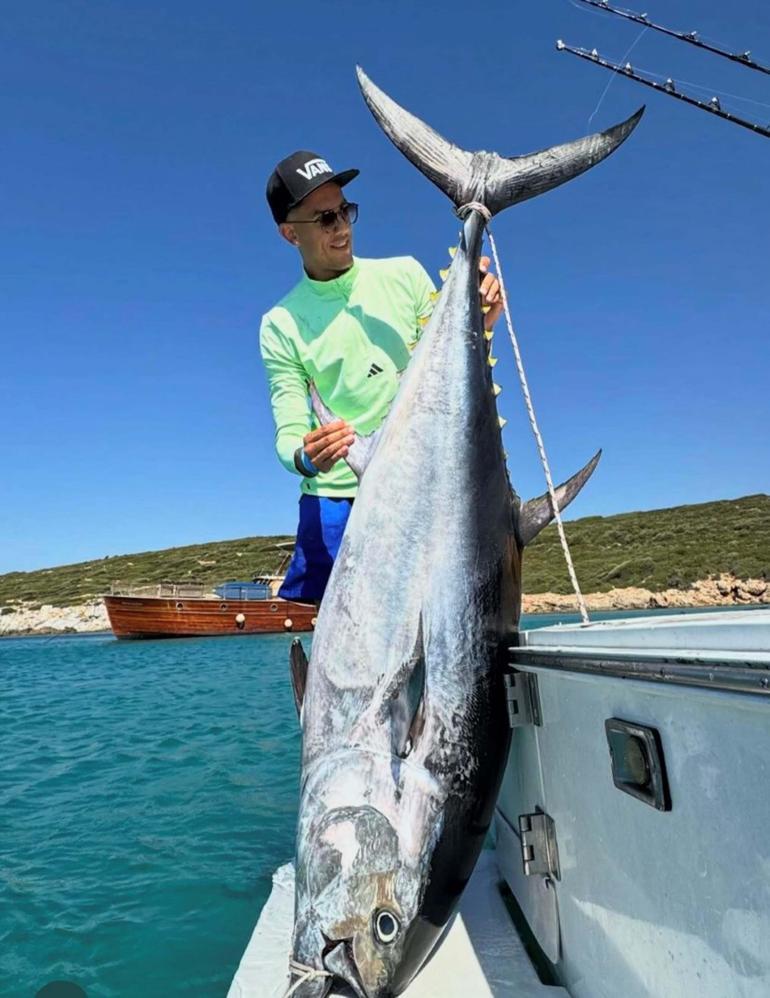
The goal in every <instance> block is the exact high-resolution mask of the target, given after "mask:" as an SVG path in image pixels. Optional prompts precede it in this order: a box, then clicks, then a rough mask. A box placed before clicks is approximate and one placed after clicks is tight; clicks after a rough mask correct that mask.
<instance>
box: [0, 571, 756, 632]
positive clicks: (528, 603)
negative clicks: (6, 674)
mask: <svg viewBox="0 0 770 998" xmlns="http://www.w3.org/2000/svg"><path fill="white" fill-rule="evenodd" d="M585 601H586V605H587V607H588V609H589V611H591V610H595V611H596V610H598V611H607V610H650V609H658V608H671V609H674V608H677V607H681V608H687V607H708V606H714V607H719V606H735V607H739V606H751V605H756V604H764V605H767V606H770V583H768V582H766V581H765V580H764V579H738V578H736V577H735V576H734V575H720V576H718V577H717V578H713V579H703V580H700V581H698V582H693V584H692V585H691V586H690V587H689V588H688V589H666V590H663V591H662V592H653V591H652V590H650V589H643V588H637V587H629V588H626V589H610V590H609V592H606V593H587V594H585ZM522 610H523V612H524V613H574V612H575V610H576V604H575V597H574V596H572V595H569V594H563V593H536V594H533V595H525V596H524V597H523V600H522ZM109 630H110V622H109V620H108V618H107V610H106V609H105V606H104V603H102V601H101V600H94V601H92V602H90V603H83V604H80V605H79V606H51V605H49V604H44V605H43V606H35V605H33V604H24V603H19V604H14V605H12V606H4V607H0V637H21V636H25V635H35V634H88V633H98V632H99V631H109Z"/></svg>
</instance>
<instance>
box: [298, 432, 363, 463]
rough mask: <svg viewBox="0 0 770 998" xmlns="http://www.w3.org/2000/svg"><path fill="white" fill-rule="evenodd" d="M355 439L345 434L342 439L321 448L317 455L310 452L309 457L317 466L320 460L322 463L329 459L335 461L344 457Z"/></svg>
mask: <svg viewBox="0 0 770 998" xmlns="http://www.w3.org/2000/svg"><path fill="white" fill-rule="evenodd" d="M353 439H354V438H353V437H352V436H343V437H341V438H340V439H336V440H334V441H333V442H332V443H330V444H328V445H327V446H326V447H324V448H323V449H322V450H320V451H319V452H318V454H317V455H316V457H313V456H312V455H310V454H308V457H310V460H311V461H312V462H313V464H315V465H316V466H318V464H319V462H320V463H321V464H325V463H326V462H327V461H331V462H332V463H334V461H337V460H339V458H341V457H344V456H345V455H346V454H347V452H348V448H349V447H350V445H351V444H352V443H353ZM343 451H344V453H343ZM306 453H307V451H306Z"/></svg>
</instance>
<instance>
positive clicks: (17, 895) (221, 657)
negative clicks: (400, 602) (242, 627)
mask: <svg viewBox="0 0 770 998" xmlns="http://www.w3.org/2000/svg"><path fill="white" fill-rule="evenodd" d="M290 640H291V639H290V638H289V637H287V636H285V635H282V634H281V635H265V636H260V637H250V638H249V637H244V638H230V637H229V638H224V639H220V638H208V639H200V640H198V639H185V640H175V641H142V642H119V641H115V640H114V639H113V638H112V637H111V636H106V635H99V636H97V637H85V636H73V637H57V638H53V639H45V638H22V639H11V640H5V641H2V642H0V994H2V995H8V996H16V995H18V996H20V998H21V996H24V998H30V996H33V995H34V994H35V993H36V992H37V991H38V990H39V989H40V988H41V987H42V986H43V985H44V984H46V983H47V982H49V981H52V980H69V981H74V982H76V983H77V984H79V985H80V986H81V987H82V988H83V989H84V990H85V991H86V992H87V994H88V995H89V996H94V998H95V996H105V998H106V996H113V995H120V996H131V995H138V994H141V995H144V996H153V995H158V996H160V995H164V996H167V995H191V994H194V995H224V994H225V993H226V991H227V987H228V985H229V982H230V980H231V978H232V976H233V974H234V972H235V969H236V968H237V965H238V961H239V959H240V957H241V954H242V952H243V950H244V948H245V946H246V943H247V942H248V939H249V936H250V934H251V931H252V929H253V927H254V924H255V922H256V919H257V915H258V913H259V909H260V907H261V905H262V903H263V902H264V900H265V899H266V898H267V896H268V894H269V891H270V886H271V875H272V873H273V871H274V869H275V868H276V867H277V866H278V865H280V864H281V863H284V862H285V861H286V860H287V858H289V857H290V856H291V854H292V852H293V845H294V843H293V833H294V819H295V814H296V805H297V783H298V763H299V726H298V723H297V719H296V713H295V710H294V703H293V699H292V694H291V689H290V686H289V681H288V654H289V645H290ZM305 644H306V646H307V645H308V644H309V642H307V641H306V642H305Z"/></svg>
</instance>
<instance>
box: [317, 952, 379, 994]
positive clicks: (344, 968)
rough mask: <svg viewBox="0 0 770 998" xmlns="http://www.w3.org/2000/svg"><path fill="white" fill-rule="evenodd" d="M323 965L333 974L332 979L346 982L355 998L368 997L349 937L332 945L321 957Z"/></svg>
mask: <svg viewBox="0 0 770 998" xmlns="http://www.w3.org/2000/svg"><path fill="white" fill-rule="evenodd" d="M323 964H324V967H325V968H326V969H327V970H328V971H330V972H331V973H332V974H334V980H335V981H336V982H339V983H340V984H347V986H348V987H349V988H351V989H352V991H353V994H354V995H355V996H356V998H369V992H368V991H367V990H366V987H365V986H364V982H363V981H362V980H361V976H360V975H359V973H358V967H357V966H356V961H355V960H354V959H353V945H352V941H351V940H350V939H343V940H341V941H340V942H338V943H336V944H335V945H332V946H331V948H330V949H328V950H327V952H326V953H325V954H324V957H323Z"/></svg>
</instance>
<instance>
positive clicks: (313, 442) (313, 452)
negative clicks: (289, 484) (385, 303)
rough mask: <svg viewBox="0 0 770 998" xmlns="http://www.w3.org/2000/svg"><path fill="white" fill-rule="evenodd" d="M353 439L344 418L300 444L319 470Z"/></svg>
mask: <svg viewBox="0 0 770 998" xmlns="http://www.w3.org/2000/svg"><path fill="white" fill-rule="evenodd" d="M491 314H492V313H491V312H490V313H489V315H491ZM354 440H355V431H354V430H353V427H352V426H351V425H350V424H349V423H346V422H345V420H344V419H337V420H335V421H334V422H333V423H327V424H326V426H321V427H319V428H318V429H317V430H312V431H311V432H310V433H308V434H306V435H305V437H304V438H303V440H302V444H303V446H304V449H305V453H306V454H307V456H308V457H309V458H310V460H311V461H312V462H313V464H314V465H315V466H316V468H318V470H319V471H329V470H330V469H331V468H333V467H334V465H335V464H336V463H337V461H339V460H341V459H342V458H343V457H347V453H348V450H349V448H350V445H351V444H352V443H353V441H354Z"/></svg>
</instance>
